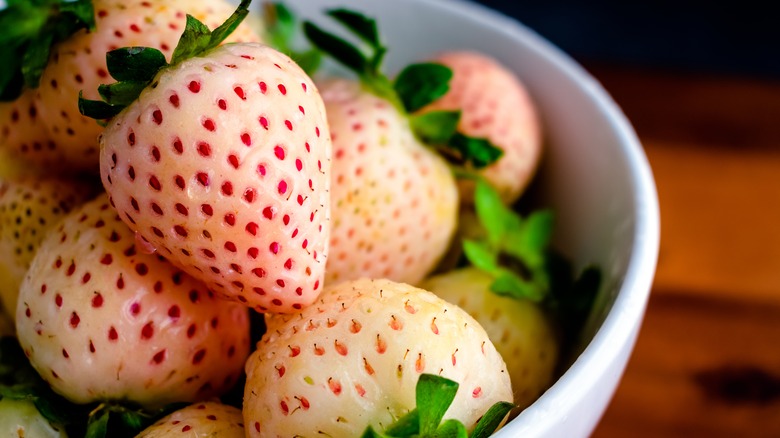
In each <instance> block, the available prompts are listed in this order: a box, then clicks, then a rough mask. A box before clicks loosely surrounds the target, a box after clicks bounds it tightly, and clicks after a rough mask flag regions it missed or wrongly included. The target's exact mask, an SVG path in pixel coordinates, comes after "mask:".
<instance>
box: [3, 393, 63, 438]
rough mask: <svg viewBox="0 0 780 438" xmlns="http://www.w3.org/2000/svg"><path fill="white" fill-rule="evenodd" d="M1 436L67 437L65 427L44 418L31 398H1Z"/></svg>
mask: <svg viewBox="0 0 780 438" xmlns="http://www.w3.org/2000/svg"><path fill="white" fill-rule="evenodd" d="M0 436H2V437H8V438H26V437H31V438H65V437H67V435H66V434H65V430H64V428H62V427H61V426H54V425H52V424H51V423H49V421H47V420H46V418H44V416H43V415H41V413H40V412H39V411H38V409H36V408H35V405H34V404H33V402H31V401H29V400H14V399H11V398H8V397H6V398H0Z"/></svg>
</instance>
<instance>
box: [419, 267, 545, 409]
mask: <svg viewBox="0 0 780 438" xmlns="http://www.w3.org/2000/svg"><path fill="white" fill-rule="evenodd" d="M492 282H493V279H492V277H490V276H489V275H488V274H485V273H484V272H482V271H480V270H478V269H476V268H463V269H458V270H454V271H450V272H447V273H445V274H440V275H436V276H433V277H431V278H428V279H426V280H425V281H424V282H423V283H422V285H421V287H424V288H425V289H426V290H429V291H431V292H433V293H435V294H436V295H437V296H439V297H440V298H442V299H444V300H446V301H447V302H450V303H452V304H456V305H457V306H459V307H460V308H462V309H463V310H465V311H466V312H468V313H469V315H471V316H473V317H474V319H476V320H477V321H478V322H479V323H480V324H481V325H482V327H484V329H485V331H486V332H487V334H488V337H489V338H490V340H491V341H492V342H493V345H495V346H496V350H498V352H499V353H501V356H502V357H503V358H504V360H505V361H506V366H507V371H509V376H510V378H511V380H512V390H513V392H514V396H515V397H514V402H515V404H516V405H518V407H519V408H525V407H527V406H528V405H530V404H531V403H533V402H534V401H535V400H536V399H537V398H538V397H539V396H540V395H541V394H542V393H543V392H544V391H545V390H546V389H547V388H548V387H549V386H550V385H551V384H552V383H553V377H554V373H555V366H556V364H557V363H558V357H559V350H560V345H559V339H558V333H557V332H556V330H555V326H554V325H553V322H552V319H551V318H550V316H549V315H547V314H546V313H545V311H544V310H543V309H542V307H541V306H540V305H539V304H537V303H533V302H531V301H528V300H519V299H515V298H511V297H507V296H500V295H497V294H495V293H493V292H492V291H491V290H490V284H491V283H492Z"/></svg>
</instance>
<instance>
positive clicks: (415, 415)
mask: <svg viewBox="0 0 780 438" xmlns="http://www.w3.org/2000/svg"><path fill="white" fill-rule="evenodd" d="M419 433H420V415H419V412H418V411H417V409H412V410H411V411H409V413H407V414H406V415H404V416H403V417H401V418H399V419H397V420H396V421H395V422H394V423H393V424H391V425H390V426H389V427H388V428H387V429H386V430H385V434H386V435H387V436H393V437H406V436H414V435H418V434H419Z"/></svg>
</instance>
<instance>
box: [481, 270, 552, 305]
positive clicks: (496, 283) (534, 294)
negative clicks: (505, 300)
mask: <svg viewBox="0 0 780 438" xmlns="http://www.w3.org/2000/svg"><path fill="white" fill-rule="evenodd" d="M490 290H491V291H493V292H495V293H497V294H499V295H504V296H511V297H514V298H517V299H526V300H530V301H533V302H539V301H541V300H542V298H544V294H545V292H546V290H544V289H540V288H538V287H536V285H534V284H533V283H532V282H530V281H527V280H525V279H523V278H522V277H520V276H519V275H517V274H515V273H514V272H512V271H510V270H508V269H502V270H501V273H500V274H498V275H497V276H496V277H495V280H493V283H491V284H490Z"/></svg>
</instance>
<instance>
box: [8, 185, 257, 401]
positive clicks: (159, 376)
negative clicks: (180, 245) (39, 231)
mask: <svg viewBox="0 0 780 438" xmlns="http://www.w3.org/2000/svg"><path fill="white" fill-rule="evenodd" d="M16 317H17V321H16V328H17V335H18V337H19V342H20V344H21V345H22V348H23V349H24V352H25V354H26V355H27V356H28V357H29V359H30V362H31V364H32V365H33V367H35V369H36V370H37V371H38V373H39V374H40V375H41V377H42V378H43V379H44V380H46V382H48V383H49V385H51V387H52V389H54V391H56V392H57V393H59V394H61V395H62V396H64V397H65V398H67V399H69V400H70V401H72V402H74V403H79V404H81V403H88V402H93V401H110V400H125V401H128V402H132V403H137V404H139V405H141V406H144V407H149V408H154V407H160V406H163V405H166V404H168V403H172V402H179V401H195V400H199V399H205V398H208V397H212V396H215V395H219V394H221V393H222V392H224V391H226V390H227V389H229V388H230V387H231V386H232V385H233V384H235V383H236V381H237V380H238V377H239V375H240V374H241V367H242V365H243V364H244V359H245V358H246V356H247V354H248V351H249V320H248V315H247V311H246V308H245V307H244V306H241V305H238V304H235V303H230V302H228V301H224V300H220V299H218V298H216V297H215V296H214V294H213V293H212V292H211V291H209V290H208V289H207V288H206V287H205V286H203V285H202V284H201V283H199V282H197V281H196V280H194V279H193V278H192V277H190V276H188V275H186V274H184V273H183V272H181V271H180V270H179V269H176V268H175V267H173V266H172V265H170V264H169V263H167V262H166V261H165V260H164V259H162V258H161V257H159V256H157V255H153V254H146V253H143V252H142V251H141V249H140V248H139V247H138V245H137V244H136V238H135V235H134V234H133V232H132V231H130V229H128V228H127V226H126V225H125V224H124V223H123V222H122V221H121V220H120V219H119V217H118V215H117V213H116V212H115V211H114V210H113V209H112V208H111V206H110V205H109V201H108V199H107V197H106V196H105V195H103V196H101V197H99V198H97V199H95V200H93V201H91V202H89V203H87V204H85V205H84V206H82V207H81V208H80V209H78V210H74V211H73V212H72V213H71V214H70V215H69V216H68V217H66V218H65V219H64V220H63V221H61V222H60V223H59V225H58V227H57V228H56V229H54V230H53V232H51V233H49V234H48V236H47V238H46V239H45V240H44V241H43V243H42V244H41V247H40V250H39V251H38V252H37V254H36V257H35V258H34V259H33V262H32V265H31V267H30V270H29V271H28V274H27V277H26V278H25V281H24V282H23V283H22V287H21V291H20V295H19V305H18V307H17V314H16Z"/></svg>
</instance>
